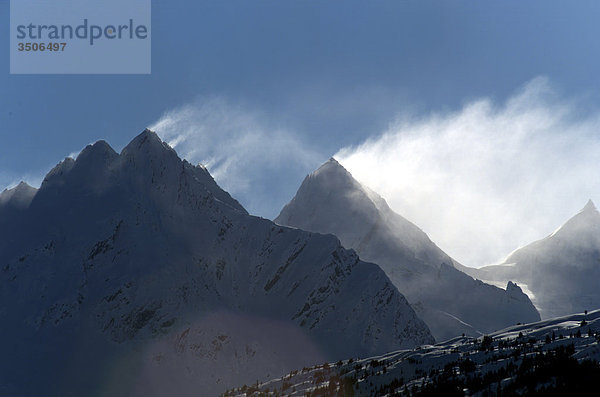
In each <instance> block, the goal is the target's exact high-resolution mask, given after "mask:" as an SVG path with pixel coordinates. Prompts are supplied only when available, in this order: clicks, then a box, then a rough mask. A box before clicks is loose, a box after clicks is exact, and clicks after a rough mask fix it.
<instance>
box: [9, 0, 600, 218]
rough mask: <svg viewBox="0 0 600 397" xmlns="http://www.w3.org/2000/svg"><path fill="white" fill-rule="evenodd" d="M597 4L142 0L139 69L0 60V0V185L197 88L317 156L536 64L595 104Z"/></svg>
mask: <svg viewBox="0 0 600 397" xmlns="http://www.w3.org/2000/svg"><path fill="white" fill-rule="evenodd" d="M599 17H600V3H598V2H597V1H579V2H576V3H573V2H567V1H528V2H523V1H434V2H432V1H397V0H394V1H369V2H365V1H344V2H340V1H323V0H319V1H307V0H302V1H281V0H276V1H275V0H273V1H264V0H260V1H259V0H241V1H228V0H224V1H182V0H170V1H162V0H161V1H159V0H154V1H153V18H152V51H153V55H152V59H153V61H152V74H151V75H149V76H144V75H140V76H132V75H124V76H108V75H90V76H85V75H84V76H81V75H78V76H75V75H35V76H34V75H9V59H8V54H9V48H8V46H9V43H8V26H9V2H8V0H0V25H1V26H2V30H3V31H4V32H5V33H6V34H5V35H2V37H3V38H2V39H1V40H0V68H1V69H0V137H1V138H2V140H1V142H2V143H1V144H0V187H2V186H6V185H8V184H10V183H14V182H15V181H16V180H17V179H20V178H22V177H25V178H28V179H30V180H33V179H35V178H36V177H38V178H39V176H42V175H43V173H45V172H46V171H47V170H48V169H49V168H50V167H51V166H53V165H54V164H55V163H56V162H58V161H59V160H60V159H62V158H63V157H64V156H66V155H68V154H69V153H72V152H76V151H78V150H80V149H81V148H82V147H83V146H85V145H86V144H88V143H90V142H93V141H95V140H98V139H105V140H107V141H108V142H109V143H110V144H111V145H112V146H113V147H115V149H117V150H120V149H121V148H122V147H123V146H124V145H125V144H126V143H127V142H128V141H129V140H131V139H132V138H133V137H134V136H135V135H136V134H137V133H138V132H140V131H141V130H142V129H143V128H145V127H146V126H148V125H151V124H152V123H154V122H156V121H157V120H158V119H159V118H160V117H161V115H163V114H164V112H167V111H169V110H171V109H174V108H178V107H180V106H184V105H186V104H189V103H193V102H194V101H196V100H197V99H198V98H202V97H215V96H216V97H220V98H226V99H227V100H228V101H230V102H232V103H236V104H240V105H241V106H244V107H247V108H250V109H253V110H255V111H257V112H259V113H260V114H261V115H262V117H263V118H265V119H268V120H269V125H276V126H278V127H282V128H285V129H287V130H292V131H294V132H295V133H296V134H299V136H301V138H302V140H303V141H304V142H306V143H307V144H308V145H309V146H311V149H312V150H314V151H316V152H317V153H318V154H319V155H320V156H321V158H322V160H323V161H324V160H326V159H327V158H328V157H329V156H331V155H332V154H334V153H335V152H336V151H337V150H338V149H340V148H341V147H343V146H347V145H351V144H358V143H360V142H362V141H363V140H364V139H366V138H367V137H369V136H371V135H374V134H379V133H381V131H382V130H383V129H385V127H386V126H387V125H388V124H389V123H390V122H391V121H392V120H394V118H395V117H396V116H397V115H398V114H399V113H405V112H410V113H411V114H413V115H414V114H416V115H426V114H429V113H430V112H432V111H435V112H439V111H442V112H444V111H453V110H457V109H460V108H461V107H462V106H463V105H464V104H465V103H467V102H469V101H472V100H474V99H476V98H479V97H487V98H491V99H492V100H495V101H500V102H501V101H504V100H505V99H506V98H507V97H509V96H510V95H511V93H513V92H514V91H515V90H516V89H518V88H519V87H521V86H522V85H523V84H525V83H526V82H528V81H530V80H531V79H532V78H534V77H536V76H546V77H548V79H549V81H550V82H551V83H552V84H553V85H554V86H555V87H557V89H558V91H559V92H560V93H561V95H566V96H578V97H585V98H586V101H585V104H586V107H589V109H587V108H586V107H582V109H581V112H586V111H588V110H595V109H596V108H597V107H598V105H599V104H600V96H599V95H598V92H600V91H599V88H600V73H599V71H600V56H599V51H600V44H599V43H598V38H600V24H599V23H598V18H599ZM319 161H320V159H319ZM312 165H313V164H308V165H306V166H305V167H306V169H296V170H294V172H291V173H289V174H286V175H283V176H282V175H280V174H278V173H277V172H276V171H273V174H272V175H269V177H268V178H266V179H267V181H263V182H261V183H263V184H268V183H269V182H268V181H272V183H273V184H274V185H277V186H279V185H281V187H280V189H279V191H278V193H277V194H276V196H277V199H276V200H275V201H274V202H273V204H272V205H277V206H279V205H280V204H281V203H282V200H283V198H287V199H289V198H290V197H291V194H293V192H294V191H295V188H296V187H297V186H298V185H299V183H300V182H301V179H302V176H303V175H304V174H305V173H307V172H310V171H311V169H310V168H311V167H312ZM314 165H318V164H314ZM290 175H291V178H292V179H293V180H291V181H288V179H289V176H290ZM247 194H248V195H250V194H252V192H247ZM240 198H241V200H242V202H244V201H247V200H245V198H244V197H243V195H242V197H240ZM257 208H258V207H257ZM262 211H263V213H264V214H265V215H273V214H275V213H276V212H277V211H278V208H277V209H273V210H271V211H266V210H264V209H262Z"/></svg>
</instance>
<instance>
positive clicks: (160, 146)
mask: <svg viewBox="0 0 600 397" xmlns="http://www.w3.org/2000/svg"><path fill="white" fill-rule="evenodd" d="M141 151H142V152H148V153H154V154H155V155H156V154H158V153H162V152H163V151H164V152H173V153H175V151H174V150H173V149H172V148H171V147H170V146H169V145H168V144H166V143H165V142H163V141H162V139H160V137H159V136H158V135H157V134H156V132H154V131H152V130H150V129H148V128H146V129H144V131H142V132H141V133H140V134H139V135H138V136H136V137H135V138H133V140H132V141H131V142H129V144H128V145H127V146H125V148H124V149H123V151H122V152H121V154H123V153H138V152H141Z"/></svg>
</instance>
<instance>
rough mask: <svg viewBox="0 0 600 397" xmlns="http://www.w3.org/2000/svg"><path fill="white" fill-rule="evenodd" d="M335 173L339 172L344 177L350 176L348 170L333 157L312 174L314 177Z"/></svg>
mask: <svg viewBox="0 0 600 397" xmlns="http://www.w3.org/2000/svg"><path fill="white" fill-rule="evenodd" d="M333 172H337V173H341V174H343V175H350V173H349V172H348V170H346V169H345V168H344V166H343V165H341V164H340V163H339V162H338V161H337V160H336V159H334V158H333V157H331V158H330V159H329V160H327V161H326V162H324V163H323V164H322V165H321V166H320V167H319V168H317V170H316V171H314V172H313V173H312V175H315V176H316V175H319V174H322V173H328V174H329V173H333Z"/></svg>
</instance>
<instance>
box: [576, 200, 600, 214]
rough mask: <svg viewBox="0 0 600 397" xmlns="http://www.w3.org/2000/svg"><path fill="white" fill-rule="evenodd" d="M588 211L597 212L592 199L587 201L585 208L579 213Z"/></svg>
mask: <svg viewBox="0 0 600 397" xmlns="http://www.w3.org/2000/svg"><path fill="white" fill-rule="evenodd" d="M588 211H596V212H597V211H598V210H597V209H596V206H595V205H594V202H593V201H592V199H589V200H588V202H587V204H586V205H585V207H583V209H582V210H581V211H580V212H588Z"/></svg>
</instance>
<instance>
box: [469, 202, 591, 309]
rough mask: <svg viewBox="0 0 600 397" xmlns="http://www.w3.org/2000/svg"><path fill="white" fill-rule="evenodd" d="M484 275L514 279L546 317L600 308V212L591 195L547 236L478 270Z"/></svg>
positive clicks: (498, 279)
mask: <svg viewBox="0 0 600 397" xmlns="http://www.w3.org/2000/svg"><path fill="white" fill-rule="evenodd" d="M476 272H477V275H478V276H479V277H481V278H484V279H487V280H493V281H500V282H504V281H505V280H508V279H511V280H515V281H517V282H519V283H521V284H523V285H525V286H527V288H528V289H529V290H530V291H531V293H532V294H533V298H532V299H533V302H534V303H535V305H536V306H537V308H538V309H539V311H540V313H541V315H542V317H544V318H551V317H556V316H562V315H567V314H569V313H574V312H582V311H584V310H593V309H596V308H598V307H600V289H598V283H599V282H600V213H599V212H598V210H597V209H596V206H595V205H594V203H593V202H592V201H591V200H590V201H588V203H587V204H586V205H585V207H584V208H583V209H582V210H581V211H580V212H579V213H578V214H576V215H575V216H573V217H572V218H571V219H569V220H568V221H567V222H566V223H565V224H564V225H563V226H561V227H560V228H559V229H558V230H556V231H555V232H554V233H552V234H551V235H549V236H548V237H546V238H544V239H542V240H539V241H536V242H534V243H531V244H529V245H527V246H525V247H523V248H520V249H518V250H516V251H514V252H513V253H512V254H510V255H509V256H508V257H507V258H506V260H505V261H504V262H503V263H502V264H500V265H494V266H486V267H483V268H481V269H478V270H476Z"/></svg>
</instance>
